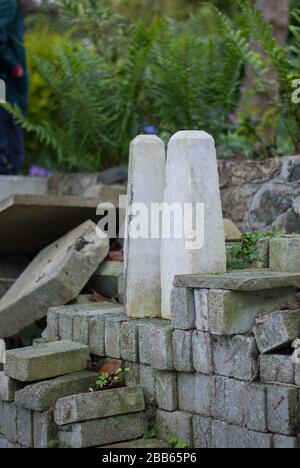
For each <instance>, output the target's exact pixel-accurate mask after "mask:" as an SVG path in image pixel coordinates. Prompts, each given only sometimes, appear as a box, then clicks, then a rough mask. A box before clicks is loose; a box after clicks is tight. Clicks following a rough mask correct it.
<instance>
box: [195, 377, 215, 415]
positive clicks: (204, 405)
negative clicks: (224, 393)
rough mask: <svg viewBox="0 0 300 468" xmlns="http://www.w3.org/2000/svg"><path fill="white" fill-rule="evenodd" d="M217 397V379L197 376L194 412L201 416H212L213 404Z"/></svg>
mask: <svg viewBox="0 0 300 468" xmlns="http://www.w3.org/2000/svg"><path fill="white" fill-rule="evenodd" d="M215 397H216V377H213V376H206V375H201V374H195V380H194V411H195V413H196V414H198V415H200V416H206V417H210V416H211V415H212V404H213V401H214V399H215Z"/></svg>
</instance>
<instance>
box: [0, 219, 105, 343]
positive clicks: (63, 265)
mask: <svg viewBox="0 0 300 468" xmlns="http://www.w3.org/2000/svg"><path fill="white" fill-rule="evenodd" d="M108 251H109V240H108V239H105V240H101V239H100V238H99V237H98V236H97V233H96V225H95V224H94V223H93V222H91V221H88V222H86V223H84V224H83V225H81V226H79V227H78V228H76V229H74V230H73V231H72V232H70V233H69V234H67V235H66V236H65V237H63V238H62V239H60V240H59V241H57V242H55V243H54V244H52V245H50V246H49V247H47V248H46V249H45V250H43V251H42V252H41V253H40V254H39V255H38V256H37V257H36V258H35V260H34V261H33V262H32V263H31V264H30V265H29V267H28V268H27V269H26V270H25V271H24V273H22V275H21V276H20V278H19V279H18V280H17V281H16V282H15V283H14V285H13V287H12V288H11V289H10V290H9V291H8V293H7V294H6V295H5V296H4V297H3V298H2V300H1V302H0V337H2V338H4V337H9V336H13V335H15V334H17V333H18V332H19V331H20V330H22V329H23V328H25V327H26V326H28V325H31V324H32V323H33V322H34V321H36V320H39V319H41V318H43V317H45V316H46V315H47V311H48V309H49V308H50V307H53V306H57V305H62V304H66V303H67V302H69V301H71V300H72V299H75V297H77V296H78V294H79V293H80V291H82V289H83V287H84V286H85V285H86V283H87V281H88V280H89V278H90V277H91V276H92V274H93V273H94V271H95V270H96V268H97V267H98V265H99V264H100V263H101V262H102V260H104V258H105V257H106V255H107V253H108ZM24 311H26V313H24Z"/></svg>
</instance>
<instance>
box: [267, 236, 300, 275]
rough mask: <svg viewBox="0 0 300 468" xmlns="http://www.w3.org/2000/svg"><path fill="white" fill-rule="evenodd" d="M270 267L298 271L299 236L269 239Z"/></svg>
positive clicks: (299, 270) (299, 265)
mask: <svg viewBox="0 0 300 468" xmlns="http://www.w3.org/2000/svg"><path fill="white" fill-rule="evenodd" d="M270 268H271V270H273V271H285V272H286V271H289V272H294V273H299V272H300V237H283V238H281V239H279V238H274V239H271V241H270Z"/></svg>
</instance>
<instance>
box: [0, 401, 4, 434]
mask: <svg viewBox="0 0 300 468" xmlns="http://www.w3.org/2000/svg"><path fill="white" fill-rule="evenodd" d="M3 432H4V402H3V401H0V434H3Z"/></svg>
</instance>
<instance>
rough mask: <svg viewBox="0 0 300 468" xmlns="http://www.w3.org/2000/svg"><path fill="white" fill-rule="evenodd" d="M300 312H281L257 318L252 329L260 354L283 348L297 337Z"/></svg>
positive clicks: (299, 328)
mask: <svg viewBox="0 0 300 468" xmlns="http://www.w3.org/2000/svg"><path fill="white" fill-rule="evenodd" d="M299 330H300V310H283V311H280V312H275V313H273V314H270V315H267V316H266V317H258V318H257V319H256V321H255V327H254V329H253V331H254V334H255V338H256V341H257V345H258V348H259V350H260V352H261V353H263V354H264V353H268V352H270V351H276V350H278V349H280V348H285V347H287V346H288V345H289V344H291V342H292V341H294V339H295V338H297V336H298V335H299Z"/></svg>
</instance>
